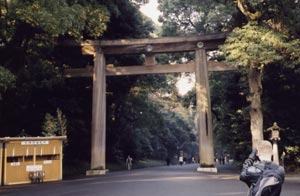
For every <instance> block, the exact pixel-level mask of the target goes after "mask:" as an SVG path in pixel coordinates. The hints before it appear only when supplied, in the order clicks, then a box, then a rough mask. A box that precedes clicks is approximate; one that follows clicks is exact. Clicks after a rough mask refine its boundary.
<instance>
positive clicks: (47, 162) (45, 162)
mask: <svg viewBox="0 0 300 196" xmlns="http://www.w3.org/2000/svg"><path fill="white" fill-rule="evenodd" d="M43 163H44V164H45V165H46V164H51V163H52V160H44V161H43Z"/></svg>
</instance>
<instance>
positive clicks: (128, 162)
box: [126, 155, 133, 170]
mask: <svg viewBox="0 0 300 196" xmlns="http://www.w3.org/2000/svg"><path fill="white" fill-rule="evenodd" d="M132 161H133V159H132V158H131V157H130V156H129V155H128V156H127V159H126V166H127V169H128V170H131V168H132Z"/></svg>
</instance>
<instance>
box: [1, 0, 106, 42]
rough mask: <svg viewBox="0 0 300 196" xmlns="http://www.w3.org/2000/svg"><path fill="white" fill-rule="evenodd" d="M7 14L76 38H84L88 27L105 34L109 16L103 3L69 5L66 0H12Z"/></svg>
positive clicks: (95, 33) (51, 31)
mask: <svg viewBox="0 0 300 196" xmlns="http://www.w3.org/2000/svg"><path fill="white" fill-rule="evenodd" d="M7 18H8V19H10V20H13V19H18V20H17V22H23V23H25V24H27V25H30V26H31V27H32V28H36V30H42V31H44V32H46V33H49V34H51V35H52V36H56V37H57V36H59V35H64V34H67V35H70V36H72V37H75V38H82V33H83V32H84V30H86V31H87V33H88V34H89V35H90V36H92V37H98V36H100V35H102V34H103V32H104V31H105V30H106V23H107V22H108V20H109V16H108V13H107V10H106V9H105V7H103V6H99V5H98V6H95V7H89V6H86V7H83V6H81V5H80V4H75V3H74V4H71V5H69V4H68V3H67V1H66V0H47V1H45V0H32V1H26V2H22V1H11V2H10V4H9V10H8V11H7ZM16 24H18V23H16Z"/></svg>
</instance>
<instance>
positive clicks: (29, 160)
mask: <svg viewBox="0 0 300 196" xmlns="http://www.w3.org/2000/svg"><path fill="white" fill-rule="evenodd" d="M24 161H25V162H32V161H33V156H32V155H31V156H24Z"/></svg>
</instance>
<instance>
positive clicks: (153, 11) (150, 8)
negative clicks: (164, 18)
mask: <svg viewBox="0 0 300 196" xmlns="http://www.w3.org/2000/svg"><path fill="white" fill-rule="evenodd" d="M157 7H158V3H157V0H149V3H147V4H145V5H143V6H141V8H140V10H141V12H143V13H144V14H145V15H146V16H148V17H150V18H151V19H152V20H153V21H154V22H155V23H156V24H159V22H158V16H159V15H160V14H161V12H160V11H158V9H157Z"/></svg>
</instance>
